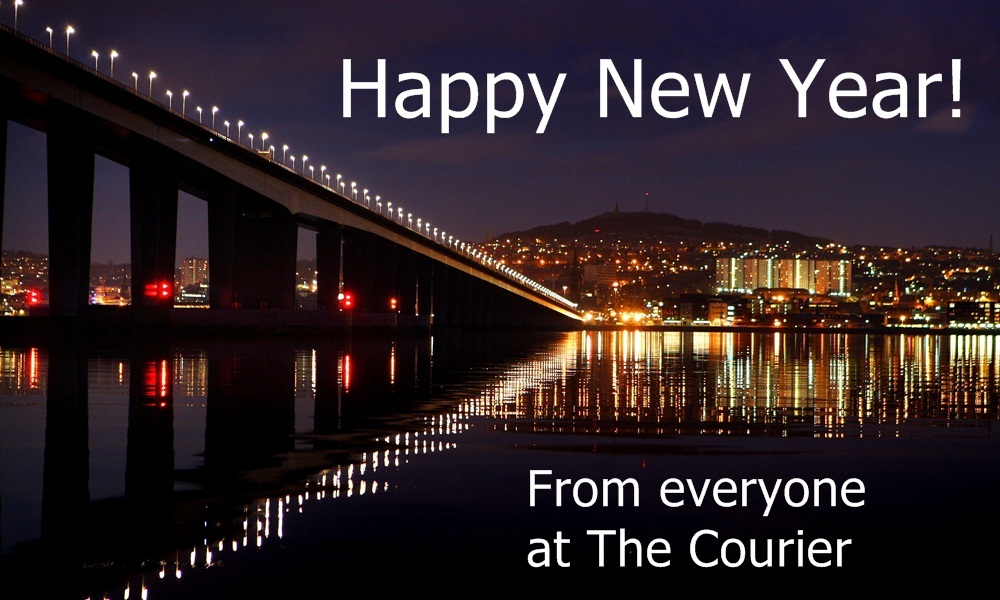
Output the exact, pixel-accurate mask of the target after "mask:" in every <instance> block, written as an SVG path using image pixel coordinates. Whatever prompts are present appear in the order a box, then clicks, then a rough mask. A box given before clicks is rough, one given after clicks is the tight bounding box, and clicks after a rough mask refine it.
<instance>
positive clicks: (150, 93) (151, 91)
mask: <svg viewBox="0 0 1000 600" xmlns="http://www.w3.org/2000/svg"><path fill="white" fill-rule="evenodd" d="M154 79H156V73H154V72H152V71H150V72H149V97H150V98H152V97H153V80H154Z"/></svg>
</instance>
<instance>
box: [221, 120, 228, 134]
mask: <svg viewBox="0 0 1000 600" xmlns="http://www.w3.org/2000/svg"><path fill="white" fill-rule="evenodd" d="M222 124H223V125H225V126H226V137H229V121H223V122H222Z"/></svg>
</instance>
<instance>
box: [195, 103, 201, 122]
mask: <svg viewBox="0 0 1000 600" xmlns="http://www.w3.org/2000/svg"><path fill="white" fill-rule="evenodd" d="M194 109H195V110H196V111H198V124H199V125H201V107H200V106H196V107H194Z"/></svg>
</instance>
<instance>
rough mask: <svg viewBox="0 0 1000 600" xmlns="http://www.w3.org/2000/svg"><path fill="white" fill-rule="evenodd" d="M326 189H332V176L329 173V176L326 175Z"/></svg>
mask: <svg viewBox="0 0 1000 600" xmlns="http://www.w3.org/2000/svg"><path fill="white" fill-rule="evenodd" d="M326 187H330V174H329V173H327V175H326Z"/></svg>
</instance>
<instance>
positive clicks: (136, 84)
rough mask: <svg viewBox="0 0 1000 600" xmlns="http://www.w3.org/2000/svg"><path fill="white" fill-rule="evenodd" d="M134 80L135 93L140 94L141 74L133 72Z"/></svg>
mask: <svg viewBox="0 0 1000 600" xmlns="http://www.w3.org/2000/svg"><path fill="white" fill-rule="evenodd" d="M132 79H134V80H135V91H137V92H138V91H139V74H138V73H136V72H135V71H132Z"/></svg>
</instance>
